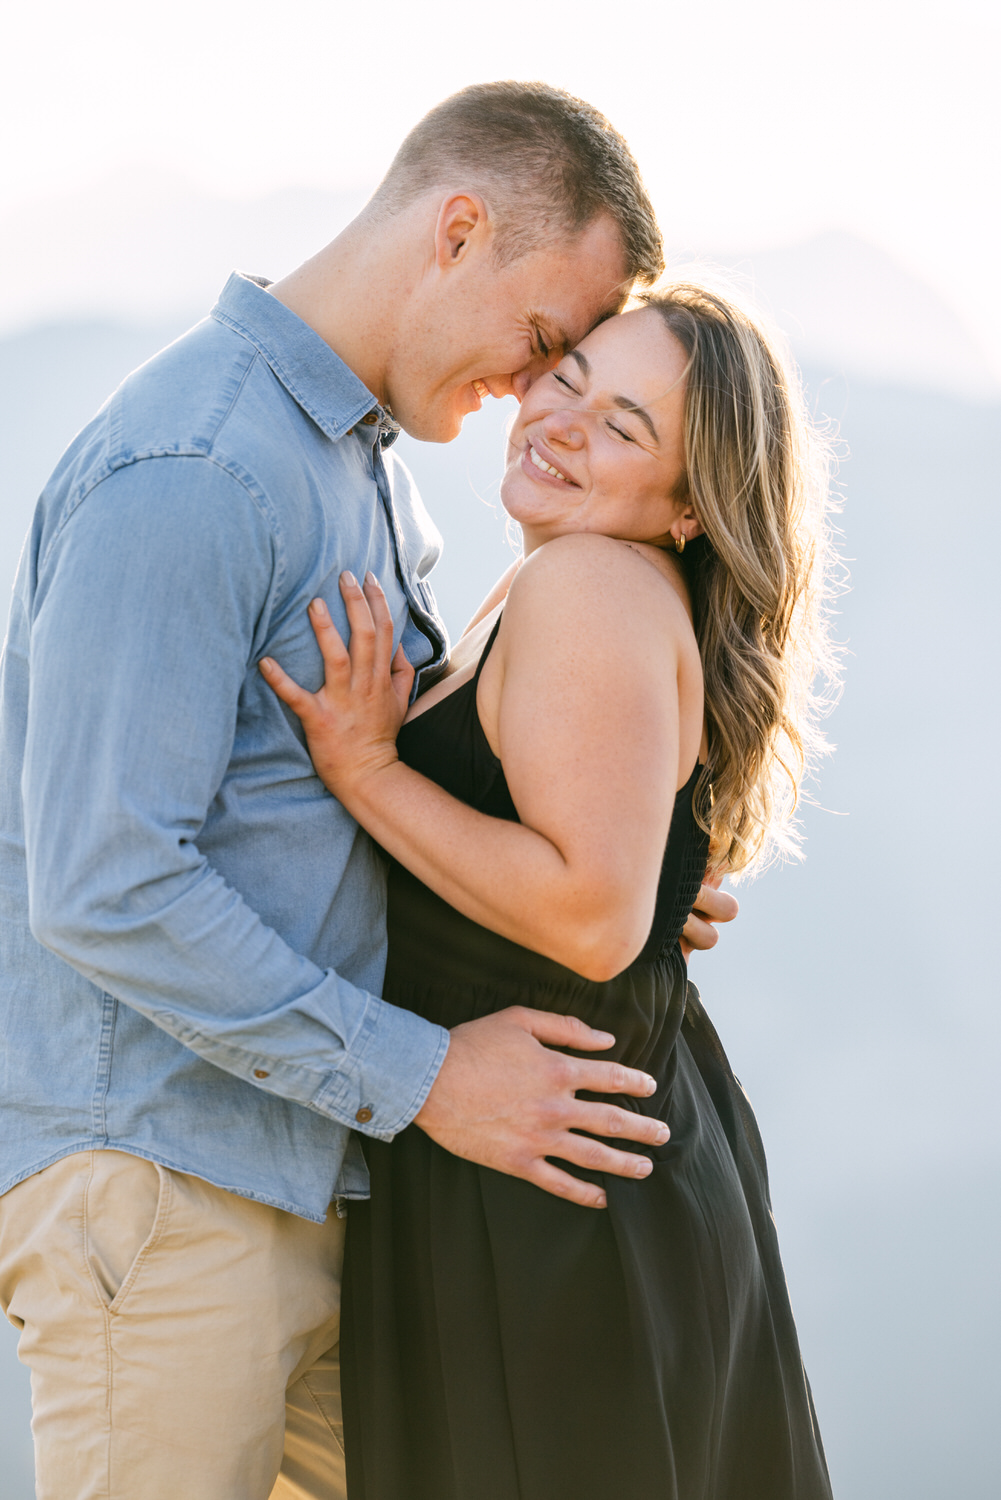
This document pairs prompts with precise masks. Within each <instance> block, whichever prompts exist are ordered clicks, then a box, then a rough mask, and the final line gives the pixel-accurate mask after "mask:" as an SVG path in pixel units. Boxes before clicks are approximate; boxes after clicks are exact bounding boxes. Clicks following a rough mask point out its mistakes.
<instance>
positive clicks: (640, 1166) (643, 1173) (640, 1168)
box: [635, 1156, 653, 1177]
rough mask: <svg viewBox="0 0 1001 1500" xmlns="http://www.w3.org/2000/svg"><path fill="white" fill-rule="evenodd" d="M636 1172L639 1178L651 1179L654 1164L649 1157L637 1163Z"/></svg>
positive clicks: (642, 1157)
mask: <svg viewBox="0 0 1001 1500" xmlns="http://www.w3.org/2000/svg"><path fill="white" fill-rule="evenodd" d="M635 1170H636V1176H637V1177H649V1176H650V1173H651V1172H652V1171H653V1162H652V1161H651V1160H650V1158H649V1156H641V1157H640V1159H639V1161H638V1162H637V1163H636V1169H635Z"/></svg>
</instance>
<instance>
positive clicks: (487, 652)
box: [473, 610, 504, 693]
mask: <svg viewBox="0 0 1001 1500" xmlns="http://www.w3.org/2000/svg"><path fill="white" fill-rule="evenodd" d="M503 618H504V611H503V610H501V612H500V614H499V615H498V616H497V618H496V620H495V621H494V624H493V629H492V630H491V632H490V634H489V635H488V636H487V643H486V645H485V646H484V648H483V650H482V651H481V652H480V659H479V661H478V662H477V663H476V671H475V672H474V673H473V692H474V693H475V692H476V689H477V687H478V686H479V682H480V673H481V672H482V671H483V667H484V664H485V662H486V659H487V657H488V656H489V655H490V652H491V651H492V650H493V644H494V641H495V640H496V639H497V632H498V630H500V622H501V620H502V619H503Z"/></svg>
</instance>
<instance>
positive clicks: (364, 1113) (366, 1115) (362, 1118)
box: [355, 1104, 372, 1125]
mask: <svg viewBox="0 0 1001 1500" xmlns="http://www.w3.org/2000/svg"><path fill="white" fill-rule="evenodd" d="M371 1118H372V1111H371V1110H370V1109H369V1107H368V1105H367V1104H364V1105H362V1107H361V1109H360V1110H359V1111H358V1113H357V1114H356V1115H355V1119H356V1120H357V1121H358V1124H359V1125H367V1124H368V1122H369V1120H371Z"/></svg>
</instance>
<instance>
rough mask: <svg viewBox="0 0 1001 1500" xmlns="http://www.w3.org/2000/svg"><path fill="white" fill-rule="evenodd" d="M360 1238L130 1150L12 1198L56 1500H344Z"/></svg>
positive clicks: (5, 1207) (4, 1265) (2, 1226)
mask: <svg viewBox="0 0 1001 1500" xmlns="http://www.w3.org/2000/svg"><path fill="white" fill-rule="evenodd" d="M343 1244H344V1224H343V1222H342V1221H341V1220H339V1219H338V1218H337V1217H336V1215H335V1214H334V1213H333V1211H331V1212H330V1213H329V1214H328V1215H327V1222H326V1224H323V1225H319V1224H311V1223H308V1222H307V1221H306V1220H304V1219H299V1218H296V1217H295V1216H294V1215H292V1214H287V1213H283V1212H282V1211H281V1210H280V1209H276V1208H268V1207H266V1206H265V1205H263V1204H260V1203H252V1202H250V1201H249V1200H247V1199H245V1198H239V1197H237V1196H236V1195H235V1194H233V1193H227V1192H224V1191H223V1190H222V1189H221V1188H217V1187H212V1186H211V1185H210V1184H209V1183H207V1182H203V1181H202V1180H201V1179H200V1178H197V1177H190V1176H187V1175H186V1174H184V1173H182V1172H173V1171H170V1170H169V1169H167V1168H165V1167H159V1166H156V1165H155V1164H154V1163H152V1162H148V1161H145V1160H143V1159H142V1158H141V1157H138V1156H130V1155H126V1154H124V1153H123V1152H120V1151H84V1152H80V1153H78V1154H76V1155H74V1156H69V1157H66V1158H64V1159H63V1160H62V1161H59V1162H56V1163H55V1164H54V1165H53V1166H51V1167H46V1169H45V1170H44V1171H42V1172H39V1173H37V1174H36V1175H35V1176H34V1177H29V1178H28V1179H27V1181H25V1182H22V1183H20V1184H19V1185H18V1186H17V1187H15V1188H12V1189H11V1190H10V1191H9V1192H8V1193H7V1194H5V1196H4V1197H2V1198H0V1306H2V1308H3V1310H4V1312H5V1313H6V1314H7V1316H8V1318H9V1319H10V1321H11V1322H12V1323H13V1324H14V1326H15V1328H18V1329H20V1331H21V1336H20V1340H19V1344H18V1354H19V1356H20V1358H21V1359H22V1361H23V1362H24V1363H25V1364H27V1365H28V1366H29V1368H30V1370H31V1391H32V1408H33V1413H34V1415H33V1419H32V1431H33V1433H34V1439H35V1461H36V1474H37V1486H38V1488H37V1495H38V1500H98V1497H100V1500H181V1497H183V1500H268V1497H269V1496H271V1497H272V1500H345V1496H346V1489H345V1480H344V1451H343V1446H342V1431H341V1406H340V1366H339V1351H338V1335H339V1318H340V1275H341V1259H342V1253H343Z"/></svg>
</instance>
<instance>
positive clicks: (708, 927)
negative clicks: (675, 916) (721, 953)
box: [681, 912, 719, 953]
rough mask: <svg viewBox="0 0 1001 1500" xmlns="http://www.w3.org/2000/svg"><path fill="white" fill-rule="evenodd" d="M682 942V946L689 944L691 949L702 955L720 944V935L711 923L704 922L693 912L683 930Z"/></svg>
mask: <svg viewBox="0 0 1001 1500" xmlns="http://www.w3.org/2000/svg"><path fill="white" fill-rule="evenodd" d="M681 942H682V946H684V945H685V944H687V945H688V947H689V949H692V948H694V949H697V951H698V952H700V953H707V952H708V951H709V949H710V948H715V946H716V944H717V943H718V942H719V933H718V932H717V931H716V929H715V927H713V926H712V924H711V923H709V922H703V920H702V918H701V917H699V916H696V914H695V912H691V913H690V914H689V917H688V921H687V922H686V923H685V925H684V927H683V928H682V930H681Z"/></svg>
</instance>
